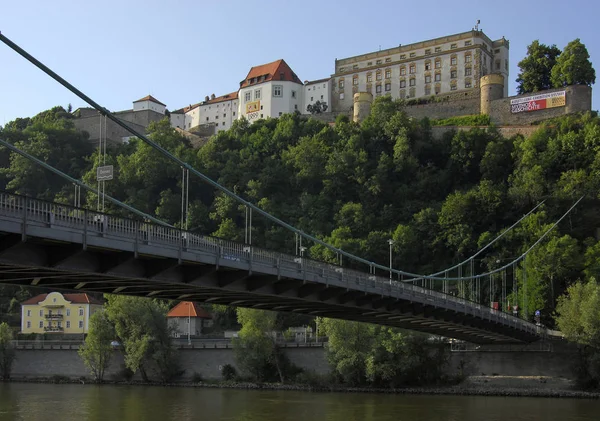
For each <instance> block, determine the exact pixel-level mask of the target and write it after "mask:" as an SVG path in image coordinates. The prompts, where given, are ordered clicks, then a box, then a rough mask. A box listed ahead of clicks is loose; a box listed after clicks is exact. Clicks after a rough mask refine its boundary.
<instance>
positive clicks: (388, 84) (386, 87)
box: [385, 83, 392, 92]
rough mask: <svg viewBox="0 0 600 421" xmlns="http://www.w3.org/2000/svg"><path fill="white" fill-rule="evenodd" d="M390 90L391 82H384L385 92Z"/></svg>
mask: <svg viewBox="0 0 600 421" xmlns="http://www.w3.org/2000/svg"><path fill="white" fill-rule="evenodd" d="M391 90H392V84H391V83H386V84H385V91H386V92H389V91H391Z"/></svg>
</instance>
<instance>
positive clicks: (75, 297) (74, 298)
mask: <svg viewBox="0 0 600 421" xmlns="http://www.w3.org/2000/svg"><path fill="white" fill-rule="evenodd" d="M47 296H48V294H40V295H36V296H35V297H31V298H30V299H29V300H26V301H23V302H22V303H21V305H31V304H39V303H41V302H42V301H44V300H45V299H46V297H47ZM62 296H63V297H65V300H67V301H70V302H71V303H73V304H98V305H102V302H101V301H99V300H97V299H95V298H94V297H90V296H89V295H87V294H85V293H77V294H62Z"/></svg>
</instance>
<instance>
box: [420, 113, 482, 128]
mask: <svg viewBox="0 0 600 421" xmlns="http://www.w3.org/2000/svg"><path fill="white" fill-rule="evenodd" d="M490 124H491V121H490V116H489V115H487V114H474V115H463V116H460V117H450V118H443V119H440V120H432V121H431V125H432V126H489V125H490Z"/></svg>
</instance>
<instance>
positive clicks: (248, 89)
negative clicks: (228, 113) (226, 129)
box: [238, 60, 303, 122]
mask: <svg viewBox="0 0 600 421" xmlns="http://www.w3.org/2000/svg"><path fill="white" fill-rule="evenodd" d="M302 94H303V84H302V82H301V81H300V78H299V77H298V76H296V74H295V73H294V72H293V71H292V69H291V68H290V66H288V65H287V63H286V62H285V61H284V60H277V61H274V62H272V63H267V64H263V65H261V66H255V67H252V68H251V69H250V71H249V72H248V75H247V76H246V78H245V79H244V80H243V81H241V82H240V90H239V91H238V97H239V103H240V104H239V115H238V117H245V118H246V119H247V120H249V121H250V122H252V121H254V120H257V119H261V118H267V117H279V116H281V115H283V114H286V113H293V112H295V111H301V108H302V105H303V101H302Z"/></svg>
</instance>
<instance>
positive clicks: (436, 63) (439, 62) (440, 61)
mask: <svg viewBox="0 0 600 421" xmlns="http://www.w3.org/2000/svg"><path fill="white" fill-rule="evenodd" d="M435 68H436V69H441V68H442V60H436V61H435Z"/></svg>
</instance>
